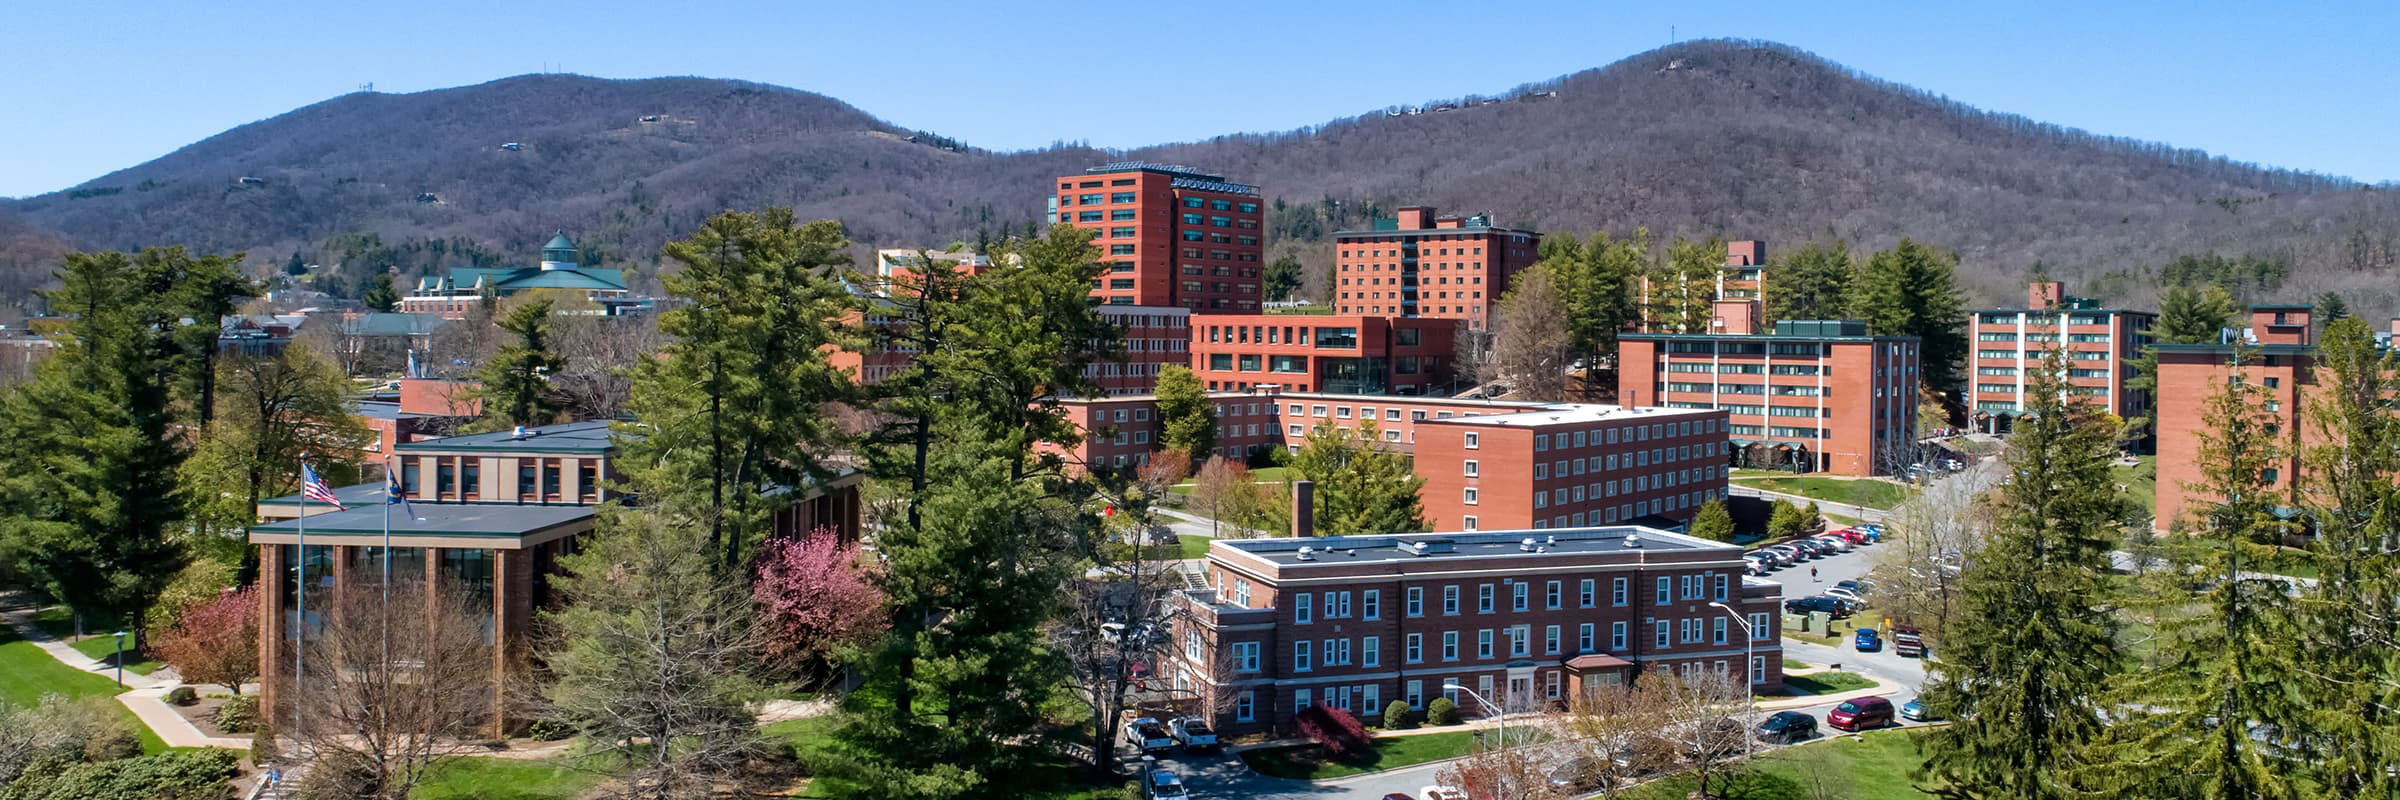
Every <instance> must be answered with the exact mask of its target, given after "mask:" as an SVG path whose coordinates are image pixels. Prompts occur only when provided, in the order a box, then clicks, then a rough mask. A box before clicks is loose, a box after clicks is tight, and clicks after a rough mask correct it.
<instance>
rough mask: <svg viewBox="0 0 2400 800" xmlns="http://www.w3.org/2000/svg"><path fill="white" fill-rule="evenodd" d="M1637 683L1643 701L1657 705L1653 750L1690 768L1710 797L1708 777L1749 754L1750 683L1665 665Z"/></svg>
mask: <svg viewBox="0 0 2400 800" xmlns="http://www.w3.org/2000/svg"><path fill="white" fill-rule="evenodd" d="M1690 666H1696V665H1690ZM1635 684H1636V689H1635V691H1636V692H1638V693H1639V694H1640V695H1641V697H1642V701H1643V702H1646V703H1648V704H1650V705H1653V706H1656V707H1657V709H1658V714H1659V715H1660V718H1661V723H1662V724H1661V725H1660V727H1659V729H1658V737H1659V743H1658V744H1656V745H1655V747H1657V751H1656V752H1657V753H1659V755H1660V756H1661V757H1662V759H1663V760H1664V761H1665V762H1666V763H1670V764H1673V765H1675V766H1676V767H1679V768H1681V769H1683V770H1686V771H1689V772H1691V773H1692V776H1693V777H1694V778H1696V779H1698V781H1699V790H1700V796H1702V797H1708V796H1709V786H1710V785H1711V784H1710V781H1712V780H1714V779H1715V778H1717V777H1721V776H1722V775H1724V773H1726V772H1727V771H1729V769H1730V768H1731V767H1732V766H1733V764H1734V763H1735V761H1736V760H1738V759H1740V758H1741V757H1743V756H1744V755H1747V754H1748V753H1749V752H1750V747H1751V745H1750V730H1751V727H1752V722H1751V720H1750V716H1751V710H1750V709H1751V705H1750V691H1749V687H1747V686H1743V685H1741V682H1740V681H1739V680H1738V679H1736V678H1735V677H1734V675H1733V673H1731V672H1724V671H1719V670H1714V669H1704V668H1694V669H1685V670H1670V669H1667V668H1666V667H1665V666H1664V665H1656V666H1653V667H1651V668H1650V669H1649V670H1648V671H1646V672H1644V673H1642V677H1641V678H1640V679H1638V680H1637V681H1635Z"/></svg>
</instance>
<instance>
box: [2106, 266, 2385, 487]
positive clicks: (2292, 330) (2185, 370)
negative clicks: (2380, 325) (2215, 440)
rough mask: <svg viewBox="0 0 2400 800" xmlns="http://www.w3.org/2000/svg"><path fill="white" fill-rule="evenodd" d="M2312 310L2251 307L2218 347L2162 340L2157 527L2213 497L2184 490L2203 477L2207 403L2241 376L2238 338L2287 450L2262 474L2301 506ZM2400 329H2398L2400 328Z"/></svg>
mask: <svg viewBox="0 0 2400 800" xmlns="http://www.w3.org/2000/svg"><path fill="white" fill-rule="evenodd" d="M2311 315H2312V313H2311V309H2310V307H2308V306H2305V305H2259V306H2251V307H2250V324H2249V326H2248V327H2246V328H2244V329H2242V330H2239V331H2226V332H2225V336H2224V337H2223V338H2222V340H2221V341H2220V342H2219V343H2216V344H2158V345H2152V348H2153V349H2155V350H2157V351H2158V411H2157V416H2156V419H2157V424H2156V425H2154V426H2153V427H2155V428H2156V430H2157V436H2158V485H2157V491H2158V497H2157V498H2156V499H2157V502H2156V513H2155V514H2154V516H2153V519H2152V524H2153V525H2154V526H2155V527H2156V528H2157V529H2159V530H2167V529H2169V528H2172V527H2174V526H2175V524H2176V523H2178V522H2187V523H2188V522H2191V521H2192V517H2193V514H2194V513H2195V509H2198V508H2202V507H2205V506H2207V505H2208V504H2210V503H2213V502H2215V501H2216V499H2214V498H2207V497H2196V496H2194V493H2193V492H2192V491H2191V490H2190V489H2189V488H2187V487H2189V486H2191V485H2193V484H2197V483H2199V482H2200V480H2201V474H2200V463H2201V462H2200V444H2201V437H2202V436H2203V435H2204V434H2206V433H2207V432H2208V431H2209V430H2211V429H2213V428H2214V427H2215V426H2216V424H2217V421H2216V420H2215V419H2213V418H2212V417H2211V416H2210V415H2209V411H2208V404H2209V402H2210V401H2211V400H2213V399H2214V398H2215V397H2216V396H2217V395H2218V394H2219V393H2221V392H2223V391H2224V390H2225V384H2226V382H2227V381H2229V380H2232V379H2233V378H2234V377H2235V376H2236V369H2237V365H2235V364H2234V363H2233V358H2234V353H2235V350H2236V346H2235V344H2234V341H2233V340H2234V337H2241V338H2242V339H2243V340H2244V342H2243V345H2244V346H2245V347H2246V348H2247V349H2248V350H2249V351H2250V357H2249V360H2248V362H2247V363H2243V364H2240V365H2239V366H2238V369H2239V377H2240V378H2241V380H2242V381H2244V382H2246V383H2249V384H2251V385H2253V386H2257V387H2260V388H2262V389H2264V390H2265V392H2266V395H2265V397H2263V398H2262V399H2261V400H2260V402H2262V403H2263V404H2264V406H2263V408H2262V409H2261V410H2263V411H2265V412H2266V413H2267V414H2269V415H2271V416H2272V417H2273V419H2274V422H2273V424H2274V425H2275V427H2276V429H2277V431H2278V435H2280V436H2281V437H2283V438H2284V441H2283V442H2281V443H2280V444H2282V445H2283V446H2284V448H2285V451H2286V452H2285V453H2284V457H2283V458H2281V459H2279V460H2278V461H2277V462H2276V463H2275V464H2274V465H2273V466H2272V467H2270V468H2268V469H2267V471H2266V474H2265V477H2266V482H2267V483H2268V484H2269V485H2271V486H2272V487H2273V491H2274V492H2275V493H2276V495H2278V496H2279V497H2282V498H2284V502H2285V504H2287V505H2296V503H2295V502H2293V501H2295V500H2296V499H2297V494H2296V493H2297V492H2298V488H2297V486H2298V483H2297V481H2298V478H2299V475H2300V466H2301V464H2300V449H2301V448H2300V446H2299V445H2301V444H2302V443H2303V437H2305V436H2307V435H2308V430H2309V427H2310V426H2309V424H2308V421H2307V420H2308V416H2307V415H2308V404H2309V403H2310V402H2311V401H2313V400H2315V399H2316V398H2315V394H2316V390H2317V386H2318V382H2317V377H2316V362H2317V348H2316V338H2315V328H2313V327H2312V326H2311V322H2312V320H2311ZM2395 327H2400V325H2396V326H2395Z"/></svg>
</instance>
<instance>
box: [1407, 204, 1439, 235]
mask: <svg viewBox="0 0 2400 800" xmlns="http://www.w3.org/2000/svg"><path fill="white" fill-rule="evenodd" d="M1431 227H1433V206H1409V207H1407V208H1403V209H1400V229H1401V230H1404V231H1418V230H1424V229H1427V228H1431Z"/></svg>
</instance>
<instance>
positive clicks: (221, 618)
mask: <svg viewBox="0 0 2400 800" xmlns="http://www.w3.org/2000/svg"><path fill="white" fill-rule="evenodd" d="M150 649H151V650H152V651H153V652H156V653H157V654H158V657H159V660H161V661H165V662H167V663H168V664H170V665H173V666H174V667H175V671H176V672H178V673H181V674H182V675H183V679H184V680H185V681H188V682H191V683H216V684H223V685H224V686H225V688H227V689H230V690H232V691H233V693H234V694H241V693H242V682H243V681H247V680H249V679H251V678H255V677H258V590H256V589H244V590H241V591H238V592H226V593H224V594H220V595H217V596H216V597H215V598H214V599H210V600H206V601H203V602H200V603H197V604H194V605H193V606H192V607H191V608H187V609H184V612H183V617H182V618H181V619H179V620H177V621H176V623H175V627H172V628H168V629H167V630H166V631H165V632H163V633H160V634H159V635H158V636H157V638H156V639H155V640H153V641H152V642H151V644H150Z"/></svg>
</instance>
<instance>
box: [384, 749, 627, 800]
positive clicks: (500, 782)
mask: <svg viewBox="0 0 2400 800" xmlns="http://www.w3.org/2000/svg"><path fill="white" fill-rule="evenodd" d="M599 783H600V776H599V775H596V774H593V773H589V772H582V771H578V770H574V769H569V768H568V767H566V766H565V765H564V764H562V763H560V762H557V761H554V760H551V759H521V758H492V757H490V756H469V757H466V758H461V759H457V760H454V761H450V762H448V763H445V764H443V765H441V766H440V767H438V768H436V769H434V770H433V772H432V774H430V775H427V776H426V778H425V781H424V782H423V783H420V784H418V785H417V788H416V791H413V792H410V793H409V794H408V796H409V797H410V798H411V799H412V800H568V798H572V797H574V796H576V795H579V794H582V793H583V792H584V791H585V790H587V789H590V788H592V787H593V786H596V785H598V784H599Z"/></svg>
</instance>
